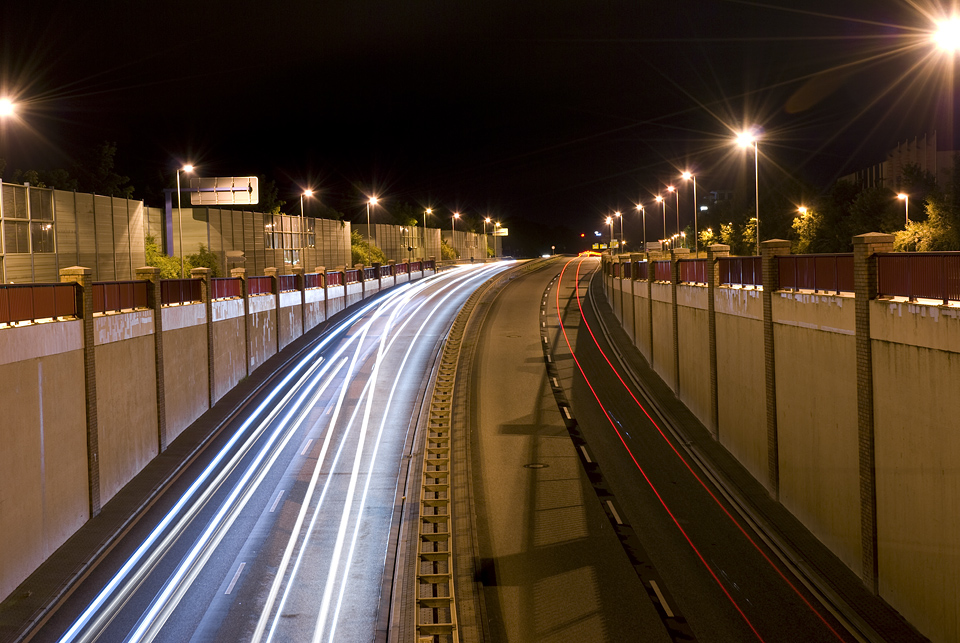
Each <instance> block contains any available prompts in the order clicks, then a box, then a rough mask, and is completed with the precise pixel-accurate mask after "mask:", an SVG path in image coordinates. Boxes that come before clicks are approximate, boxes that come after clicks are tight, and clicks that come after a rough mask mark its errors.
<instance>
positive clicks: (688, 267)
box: [678, 259, 708, 284]
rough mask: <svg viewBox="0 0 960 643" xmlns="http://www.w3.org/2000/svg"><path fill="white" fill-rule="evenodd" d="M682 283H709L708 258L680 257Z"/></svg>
mask: <svg viewBox="0 0 960 643" xmlns="http://www.w3.org/2000/svg"><path fill="white" fill-rule="evenodd" d="M678 261H679V264H680V283H682V284H705V283H707V272H708V271H707V260H706V259H680V260H678Z"/></svg>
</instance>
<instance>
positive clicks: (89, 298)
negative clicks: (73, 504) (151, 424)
mask: <svg viewBox="0 0 960 643" xmlns="http://www.w3.org/2000/svg"><path fill="white" fill-rule="evenodd" d="M92 275H93V271H92V270H91V269H90V268H81V267H80V266H73V267H72V268H63V269H62V270H60V281H61V282H63V283H76V284H78V285H79V288H78V289H77V312H78V314H79V316H80V319H81V321H82V322H83V384H84V398H85V400H86V412H87V413H86V415H87V492H88V493H87V497H88V500H89V509H90V517H91V518H93V517H94V516H97V515H98V514H99V513H100V453H99V451H100V429H99V426H100V425H99V422H98V420H97V364H96V346H95V342H94V336H93V330H94V328H93V276H92Z"/></svg>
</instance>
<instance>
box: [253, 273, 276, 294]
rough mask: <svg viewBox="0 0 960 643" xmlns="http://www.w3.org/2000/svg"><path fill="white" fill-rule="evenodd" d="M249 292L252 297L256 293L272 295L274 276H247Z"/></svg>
mask: <svg viewBox="0 0 960 643" xmlns="http://www.w3.org/2000/svg"><path fill="white" fill-rule="evenodd" d="M247 294H248V295H249V296H250V297H254V296H256V295H272V294H273V278H272V277H247Z"/></svg>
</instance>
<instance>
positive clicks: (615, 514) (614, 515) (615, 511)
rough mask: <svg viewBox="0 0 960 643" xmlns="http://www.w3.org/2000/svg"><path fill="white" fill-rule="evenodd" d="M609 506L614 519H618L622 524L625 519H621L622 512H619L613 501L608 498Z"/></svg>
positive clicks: (619, 523) (618, 522)
mask: <svg viewBox="0 0 960 643" xmlns="http://www.w3.org/2000/svg"><path fill="white" fill-rule="evenodd" d="M607 506H608V507H610V513H612V514H613V519H614V520H616V521H617V524H618V525H622V524H623V521H622V520H620V514H618V513H617V510H616V508H615V507H614V506H613V503H612V502H610V501H609V500H607Z"/></svg>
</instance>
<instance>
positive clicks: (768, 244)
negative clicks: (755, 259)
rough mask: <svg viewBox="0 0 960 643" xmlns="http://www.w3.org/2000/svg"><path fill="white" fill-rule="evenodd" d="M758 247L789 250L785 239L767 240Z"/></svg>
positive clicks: (788, 244)
mask: <svg viewBox="0 0 960 643" xmlns="http://www.w3.org/2000/svg"><path fill="white" fill-rule="evenodd" d="M760 246H761V247H762V248H789V247H790V242H789V241H787V240H786V239H767V240H766V241H761V242H760Z"/></svg>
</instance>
